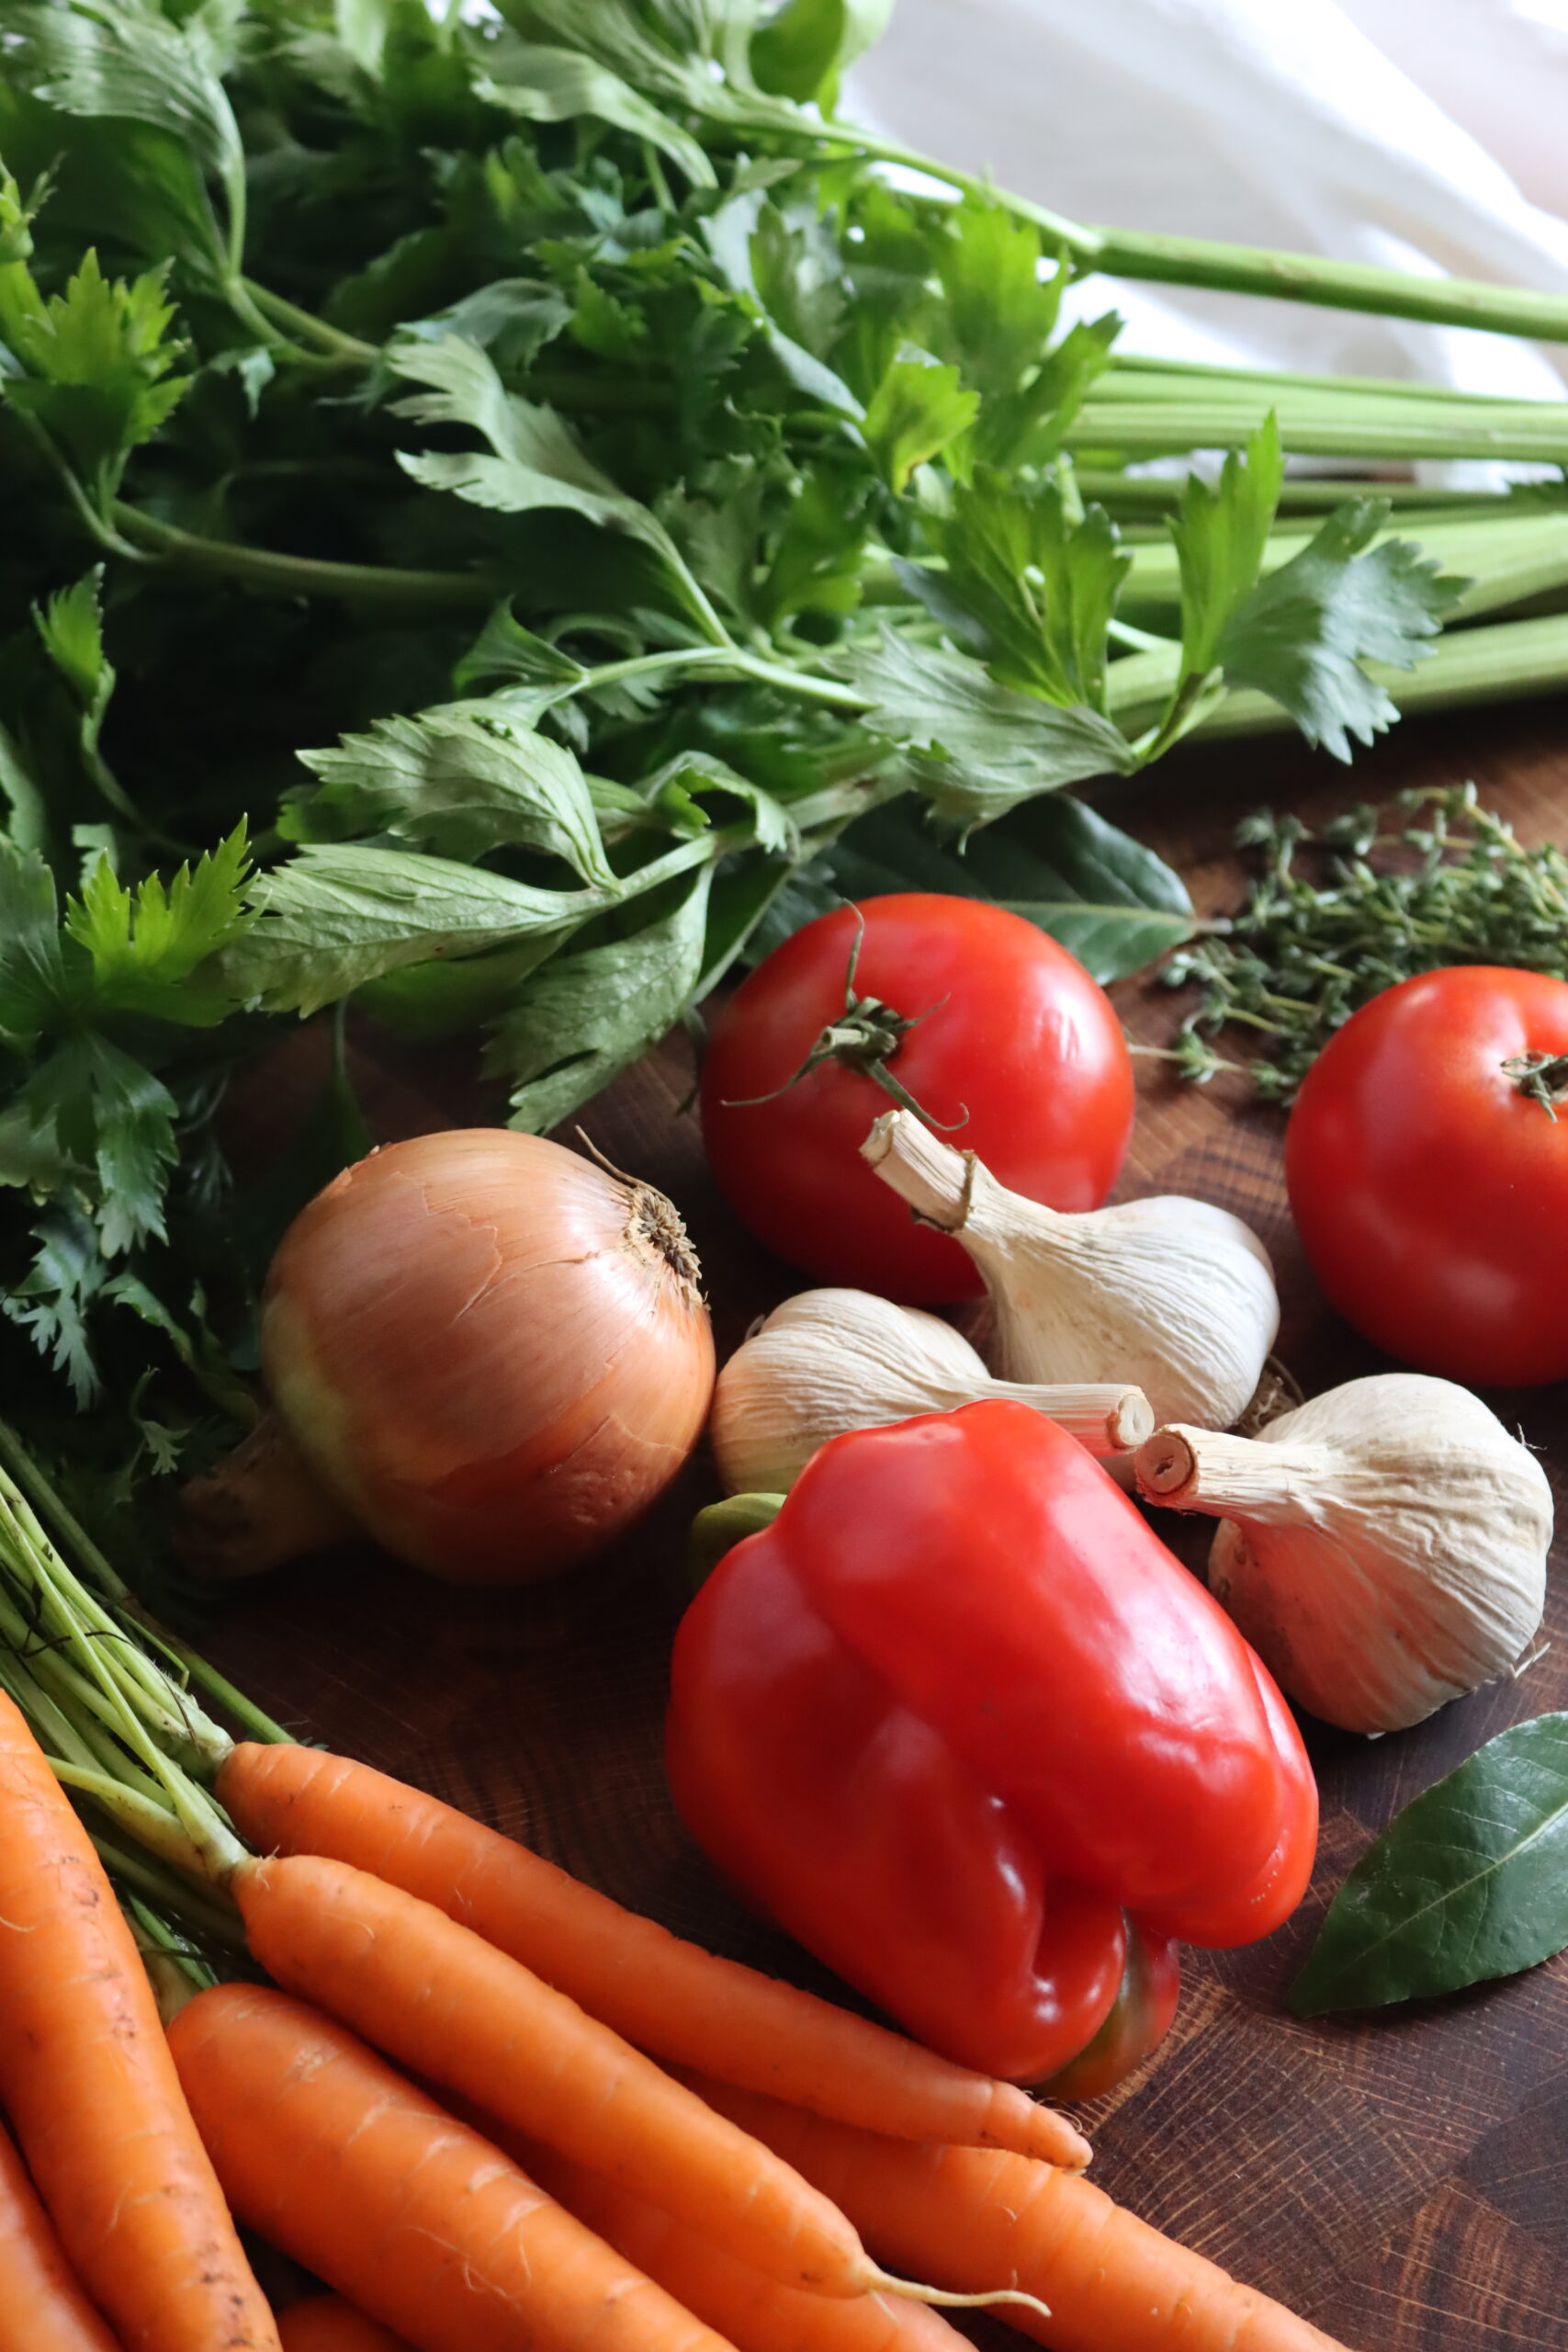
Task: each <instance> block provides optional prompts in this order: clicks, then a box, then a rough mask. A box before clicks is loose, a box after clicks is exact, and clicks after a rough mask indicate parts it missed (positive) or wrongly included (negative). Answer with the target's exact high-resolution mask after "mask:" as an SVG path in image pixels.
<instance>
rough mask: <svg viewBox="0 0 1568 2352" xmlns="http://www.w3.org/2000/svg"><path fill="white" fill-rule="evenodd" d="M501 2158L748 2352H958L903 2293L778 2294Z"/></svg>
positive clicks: (523, 2153) (550, 2172)
mask: <svg viewBox="0 0 1568 2352" xmlns="http://www.w3.org/2000/svg"><path fill="white" fill-rule="evenodd" d="M503 2144H504V2143H503ZM509 2153H514V2154H515V2155H516V2157H517V2161H518V2162H519V2163H520V2164H522V2165H525V2166H527V2167H528V2168H529V2169H530V2170H531V2171H534V2172H535V2173H536V2175H537V2177H538V2178H539V2180H540V2181H541V2182H542V2184H543V2185H544V2187H545V2188H547V2189H548V2190H549V2192H550V2194H551V2196H552V2197H556V2198H558V2199H559V2200H560V2202H561V2203H562V2204H563V2205H564V2206H565V2207H566V2209H567V2211H569V2212H571V2213H575V2214H576V2215H577V2217H578V2219H579V2221H581V2222H586V2223H587V2224H588V2227H589V2228H590V2229H591V2230H593V2231H594V2232H596V2233H597V2234H598V2235H599V2236H600V2237H602V2238H604V2239H605V2240H606V2241H607V2243H608V2244H609V2245H613V2246H614V2247H615V2251H616V2253H617V2254H622V2255H624V2256H626V2260H627V2261H628V2262H635V2263H636V2265H637V2268H638V2269H639V2270H646V2271H647V2273H648V2275H649V2278H656V2279H657V2280H658V2282H659V2284H660V2286H661V2287H662V2288H664V2289H665V2290H666V2291H667V2292H668V2293H670V2294H671V2295H673V2296H674V2297H675V2299H676V2301H678V2302H680V2303H682V2304H684V2306H685V2308H686V2309H687V2310H688V2311H690V2312H695V2314H696V2316H697V2317H698V2318H699V2319H701V2320H705V2322H706V2323H707V2324H708V2326H710V2327H713V2328H716V2329H717V2330H718V2331H719V2333H720V2334H721V2335H724V2336H726V2337H728V2340H729V2341H730V2342H731V2343H734V2344H742V2345H744V2346H746V2347H747V2352H963V2347H964V2343H965V2341H966V2339H965V2338H964V2337H963V2336H961V2335H959V2334H958V2332H957V2330H956V2329H955V2328H953V2326H952V2325H951V2324H949V2322H948V2321H946V2320H944V2319H943V2318H942V2316H941V2314H940V2312H934V2311H931V2310H930V2309H928V2308H927V2306H926V2305H925V2304H923V2303H917V2302H911V2301H909V2299H908V2297H907V2296H903V2295H856V2296H854V2297H852V2298H845V2297H843V2296H839V2295H808V2294H803V2293H802V2292H801V2291H800V2290H798V2289H796V2288H792V2287H781V2286H780V2285H779V2283H778V2281H777V2280H776V2279H773V2278H766V2277H764V2275H763V2273H762V2272H761V2271H760V2270H753V2269H750V2267H748V2266H747V2265H746V2264H745V2263H742V2262H738V2261H737V2260H736V2258H735V2256H734V2255H733V2253H732V2252H730V2250H729V2249H728V2247H727V2246H725V2245H722V2244H721V2243H719V2242H718V2241H717V2240H716V2239H715V2238H713V2237H711V2236H706V2235H705V2234H704V2233H702V2232H701V2231H699V2230H694V2229H690V2228H688V2227H686V2226H685V2225H684V2224H682V2222H677V2221H675V2220H674V2219H673V2217H672V2216H671V2214H669V2213H668V2212H664V2211H660V2208H659V2207H658V2206H657V2205H651V2204H649V2202H648V2201H647V2200H646V2199H643V2198H640V2197H637V2196H636V2195H635V2194H634V2193H633V2192H632V2191H631V2190H629V2189H628V2188H626V2187H625V2186H624V2185H623V2184H622V2183H620V2182H618V2181H614V2180H610V2179H608V2178H607V2177H605V2176H604V2174H603V2173H595V2172H590V2171H588V2170H587V2169H586V2167H585V2166H583V2165H572V2164H570V2163H568V2162H566V2161H565V2160H564V2159H563V2158H561V2157H560V2156H558V2154H556V2152H555V2150H554V2149H540V2150H538V2151H537V2152H534V2151H532V2150H530V2149H528V2148H527V2147H526V2146H519V2147H516V2148H515V2149H514V2150H511V2149H509ZM285 2352H288V2347H287V2346H285Z"/></svg>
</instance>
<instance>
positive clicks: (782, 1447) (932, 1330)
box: [708, 1290, 1155, 1495]
mask: <svg viewBox="0 0 1568 2352" xmlns="http://www.w3.org/2000/svg"><path fill="white" fill-rule="evenodd" d="M979 1397H1011V1398H1013V1399H1015V1400H1016V1401H1017V1402H1019V1403H1021V1404H1024V1405H1032V1406H1034V1407H1035V1408H1036V1409H1037V1410H1038V1411H1040V1412H1043V1413H1044V1414H1046V1415H1048V1416H1049V1418H1050V1419H1052V1420H1054V1421H1059V1422H1060V1423H1061V1424H1062V1426H1063V1427H1064V1428H1065V1429H1066V1430H1070V1431H1071V1433H1072V1434H1073V1436H1074V1437H1076V1438H1077V1439H1078V1440H1079V1441H1080V1442H1081V1443H1083V1444H1084V1445H1086V1446H1087V1447H1088V1448H1089V1452H1090V1453H1097V1454H1101V1455H1105V1454H1115V1453H1121V1454H1125V1453H1128V1452H1129V1451H1130V1449H1131V1448H1132V1447H1134V1446H1135V1445H1137V1444H1139V1443H1140V1442H1141V1441H1142V1440H1143V1439H1144V1438H1145V1437H1147V1436H1148V1434H1149V1433H1150V1431H1151V1430H1153V1428H1154V1425H1155V1417H1154V1413H1153V1411H1152V1410H1151V1408H1150V1406H1149V1401H1148V1398H1147V1397H1145V1396H1144V1395H1143V1393H1142V1391H1141V1390H1139V1389H1137V1388H1134V1387H1132V1386H1130V1385H1128V1383H1127V1382H1125V1381H1108V1382H1101V1383H1096V1384H1094V1385H1087V1386H1077V1387H1059V1386H1052V1387H1035V1386H1028V1385H1017V1384H1014V1383H1010V1382H1007V1381H998V1380H993V1379H991V1377H990V1375H989V1374H987V1370H986V1367H985V1365H984V1363H982V1362H981V1360H980V1358H979V1357H978V1356H977V1355H976V1352H975V1351H974V1349H973V1348H972V1347H971V1346H970V1345H969V1343H968V1341H967V1340H964V1339H961V1338H960V1337H959V1335H958V1333H957V1332H956V1331H955V1330H954V1329H953V1326H952V1325H951V1324H950V1323H943V1322H942V1320H941V1319H940V1317H937V1316H935V1315H926V1314H922V1313H921V1312H920V1310H919V1308H918V1307H912V1306H893V1304H892V1303H891V1301H889V1300H887V1299H886V1298H874V1297H873V1296H872V1295H871V1294H870V1292H869V1291H863V1290H807V1291H802V1292H801V1294H800V1295H799V1296H798V1297H797V1298H786V1299H785V1301H784V1305H783V1306H778V1307H775V1308H774V1310H773V1313H772V1314H771V1315H770V1316H769V1317H767V1319H766V1321H765V1322H763V1323H761V1325H759V1327H758V1328H757V1329H756V1330H755V1331H753V1332H752V1334H751V1336H750V1339H748V1340H746V1342H745V1344H744V1345H743V1346H742V1347H740V1348H739V1349H738V1350H737V1351H736V1352H735V1354H734V1355H732V1356H731V1357H730V1359H729V1362H728V1363H727V1364H726V1365H725V1367H724V1370H723V1371H722V1372H721V1373H720V1374H719V1376H718V1385H717V1387H716V1389H715V1391H714V1400H713V1415H712V1419H710V1420H709V1423H708V1435H709V1437H710V1438H711V1439H712V1441H713V1450H714V1453H715V1456H716V1460H717V1463H718V1474H719V1476H720V1477H721V1478H722V1479H723V1481H724V1483H725V1486H726V1487H727V1488H728V1491H729V1493H731V1494H732V1495H739V1494H756V1493H762V1494H782V1493H784V1491H785V1490H786V1489H787V1488H788V1487H790V1486H791V1485H793V1483H794V1481H795V1478H796V1476H798V1475H799V1473H800V1471H801V1470H802V1469H804V1467H805V1465H806V1464H807V1462H808V1461H809V1460H810V1458H811V1456H812V1454H814V1453H816V1451H817V1449H818V1446H819V1445H825V1444H826V1443H827V1442H828V1440H829V1438H830V1437H839V1436H841V1435H842V1433H843V1431H844V1430H869V1429H879V1428H881V1427H882V1426H883V1425H884V1424H885V1423H886V1422H888V1421H907V1420H909V1419H912V1418H913V1417H914V1415H915V1414H917V1413H951V1412H953V1410H954V1409H955V1408H957V1407H958V1406H960V1405H972V1404H974V1403H975V1402H976V1399H978V1398H979Z"/></svg>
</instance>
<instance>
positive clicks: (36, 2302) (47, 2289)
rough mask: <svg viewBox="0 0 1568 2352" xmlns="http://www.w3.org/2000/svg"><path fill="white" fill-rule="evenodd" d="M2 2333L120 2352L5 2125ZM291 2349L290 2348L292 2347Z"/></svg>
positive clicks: (56, 2349)
mask: <svg viewBox="0 0 1568 2352" xmlns="http://www.w3.org/2000/svg"><path fill="white" fill-rule="evenodd" d="M0 2333H3V2334H4V2335H6V2336H7V2337H8V2338H9V2340H10V2342H11V2343H12V2344H14V2345H15V2346H17V2352H118V2347H117V2346H116V2344H115V2340H114V2337H113V2336H112V2335H110V2334H109V2330H108V2323H107V2320H105V2319H104V2317H103V2316H102V2314H101V2313H100V2312H97V2311H96V2310H95V2309H94V2307H93V2305H92V2304H91V2303H90V2302H89V2301H87V2298H86V2296H85V2294H84V2293H83V2291H82V2286H81V2281H80V2280H79V2279H78V2278H77V2277H76V2274H75V2272H74V2271H73V2269H72V2267H71V2266H70V2264H69V2263H68V2262H67V2261H66V2259H65V2255H64V2252H63V2250H62V2246H61V2244H60V2239H59V2237H58V2235H57V2233H56V2232H55V2227H54V2224H53V2222H51V2220H50V2218H49V2215H48V2214H47V2213H46V2212H45V2211H44V2210H43V2207H42V2205H41V2204H40V2203H39V2193H38V2190H37V2189H36V2188H34V2187H33V2185H32V2182H31V2181H30V2180H29V2179H28V2168H27V2166H26V2165H24V2164H23V2162H22V2159H21V2157H20V2155H19V2154H17V2146H16V2143H15V2142H14V2141H13V2140H12V2138H11V2136H10V2134H9V2132H7V2131H6V2130H5V2129H4V2128H3V2127H0ZM285 2352H288V2347H287V2346H285Z"/></svg>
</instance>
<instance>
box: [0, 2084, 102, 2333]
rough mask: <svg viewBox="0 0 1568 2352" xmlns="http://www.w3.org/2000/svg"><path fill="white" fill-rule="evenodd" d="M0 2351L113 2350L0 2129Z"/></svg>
mask: <svg viewBox="0 0 1568 2352" xmlns="http://www.w3.org/2000/svg"><path fill="white" fill-rule="evenodd" d="M0 2352H116V2347H115V2340H114V2337H113V2336H112V2335H110V2334H109V2331H108V2325H107V2322H106V2321H105V2320H104V2319H103V2318H102V2317H100V2315H99V2313H98V2312H96V2311H95V2310H94V2309H93V2306H92V2304H91V2303H90V2302H89V2301H87V2298H86V2296H85V2294H84V2293H83V2291H82V2288H81V2284H80V2282H79V2281H78V2279H77V2278H76V2274H75V2272H74V2271H73V2269H72V2267H71V2266H70V2264H69V2263H68V2262H67V2261H66V2259H65V2256H64V2254H63V2253H62V2250H61V2245H60V2240H59V2239H58V2238H57V2237H56V2236H55V2234H54V2224H53V2222H51V2220H50V2218H49V2215H48V2214H47V2213H46V2212H45V2211H44V2210H43V2207H42V2206H41V2205H40V2204H39V2195H38V2191H37V2189H36V2188H34V2187H33V2185H32V2182H31V2181H30V2180H29V2179H28V2168H27V2166H26V2165H25V2164H24V2163H23V2162H22V2159H21V2157H20V2156H19V2155H18V2154H17V2147H16V2143H15V2142H14V2141H13V2140H12V2138H11V2136H10V2133H9V2132H8V2131H4V2130H0Z"/></svg>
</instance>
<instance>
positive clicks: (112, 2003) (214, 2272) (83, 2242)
mask: <svg viewBox="0 0 1568 2352" xmlns="http://www.w3.org/2000/svg"><path fill="white" fill-rule="evenodd" d="M0 1825H3V1826H0V2105H3V2106H4V2107H5V2109H6V2113H7V2114H8V2115H9V2117H10V2119H11V2122H12V2125H13V2127H14V2129H15V2131H16V2134H17V2139H18V2141H19V2142H20V2143H21V2146H22V2151H23V2153H24V2154H25V2156H26V2158H27V2163H28V2171H29V2172H30V2173H31V2175H32V2178H33V2182H34V2184H35V2186H36V2188H37V2189H38V2192H39V2197H40V2198H41V2199H42V2201H43V2204H44V2207H45V2209H46V2210H47V2211H48V2213H49V2216H50V2218H51V2221H52V2222H53V2224H54V2227H55V2229H56V2230H57V2232H58V2233H59V2235H60V2241H61V2245H62V2247H63V2250H64V2254H65V2258H66V2260H67V2261H68V2262H69V2264H70V2265H71V2267H72V2268H73V2270H74V2271H75V2273H76V2276H77V2278H79V2279H80V2280H81V2283H82V2286H83V2288H84V2289H85V2291H86V2293H87V2294H88V2295H89V2296H90V2297H91V2299H92V2301H94V2302H96V2304H97V2305H98V2307H99V2309H100V2310H101V2311H102V2312H104V2314H105V2316H106V2317H107V2319H108V2321H109V2322H110V2323H111V2324H112V2326H113V2328H114V2329H115V2330H116V2332H117V2333H118V2335H119V2337H120V2338H121V2340H122V2342H123V2344H124V2346H125V2352H278V2346H277V2330H276V2326H275V2325H274V2324H273V2318H272V2313H271V2312H269V2311H268V2309H267V2307H266V2304H265V2301H264V2300H263V2298H262V2294H261V2290H260V2289H259V2288H258V2287H257V2285H256V2283H255V2280H254V2278H252V2276H251V2272H250V2267H249V2265H248V2264H247V2263H246V2260H245V2257H244V2256H243V2253H242V2252H241V2249H240V2242H239V2240H238V2238H237V2237H236V2236H235V2234H234V2228H233V2224H232V2222H231V2220H230V2218H229V2214H228V2211H227V2209H226V2207H225V2206H224V2203H223V2199H222V2197H221V2196H220V2192H219V2188H218V2183H217V2181H216V2180H215V2178H214V2177H213V2172H212V2166H211V2165H210V2164H209V2161H208V2159H207V2156H206V2154H204V2152H203V2150H202V2146H201V2143H200V2141H199V2140H198V2139H197V2134H196V2131H195V2129H194V2127H193V2125H192V2123H191V2120H190V2116H189V2114H188V2112H187V2111H186V2103H185V2100H184V2098H182V2097H181V2095H180V2086H179V2083H178V2081H177V2079H176V2077H175V2070H174V2067H173V2065H172V2064H171V2062H170V2058H169V2052H168V2046H167V2044H166V2042H165V2041H164V2030H163V2027H162V2026H161V2024H160V2023H159V2020H158V2012H157V2008H156V2006H155V2005H154V2002H153V1998H152V1987H151V1985H149V1983H148V1981H147V1976H146V1973H145V1972H144V1970H143V1968H142V1965H141V1961H140V1959H139V1958H138V1956H137V1951H136V1947H135V1945H134V1943H133V1942H132V1941H131V1938H130V1929H129V1928H128V1927H127V1926H126V1923H125V1919H124V1917H123V1916H122V1914H121V1912H120V1909H119V1906H118V1904H117V1903H116V1901H115V1898H114V1894H113V1893H112V1891H111V1889H110V1886H109V1883H108V1880H107V1878H106V1876H105V1875H104V1870H103V1865H102V1864H101V1863H100V1861H99V1860H98V1858H97V1856H96V1853H95V1852H94V1851H93V1848H92V1844H91V1841H90V1840H89V1838H88V1837H87V1833H86V1831H85V1829H84V1828H83V1826H82V1824H81V1823H80V1821H78V1819H77V1818H76V1815H75V1814H74V1813H73V1811H72V1809H71V1807H70V1805H69V1804H68V1803H67V1802H66V1799H65V1798H64V1796H63V1795H62V1792H61V1790H60V1787H59V1785H58V1783H57V1782H56V1781H55V1779H54V1776H53V1774H52V1773H51V1770H50V1769H49V1766H48V1764H47V1763H46V1761H45V1760H44V1757H43V1754H42V1752H41V1750H40V1749H39V1747H38V1744H37V1742H36V1741H35V1740H34V1738H33V1736H32V1734H31V1733H30V1732H29V1731H28V1727H27V1724H26V1723H25V1722H24V1721H23V1719H22V1716H21V1714H20V1713H19V1712H18V1710H17V1708H16V1707H15V1706H14V1705H13V1703H12V1702H11V1701H10V1699H8V1698H6V1697H5V1695H4V1694H3V1693H0Z"/></svg>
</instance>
